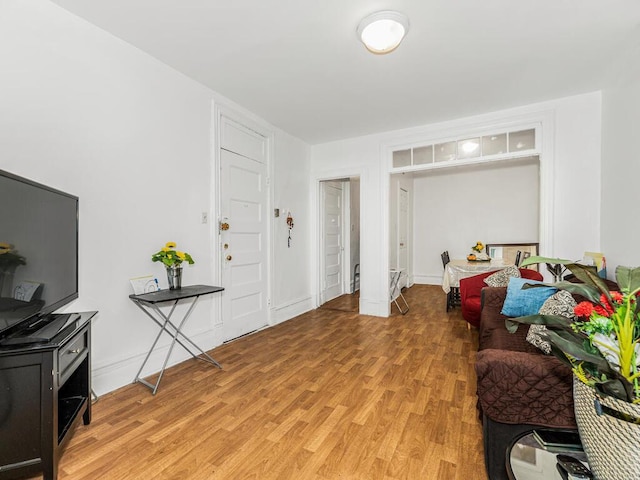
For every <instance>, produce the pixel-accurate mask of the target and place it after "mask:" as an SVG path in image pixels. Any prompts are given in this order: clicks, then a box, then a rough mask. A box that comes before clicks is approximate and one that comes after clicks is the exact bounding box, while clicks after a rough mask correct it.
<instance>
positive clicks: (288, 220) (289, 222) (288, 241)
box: [287, 212, 293, 248]
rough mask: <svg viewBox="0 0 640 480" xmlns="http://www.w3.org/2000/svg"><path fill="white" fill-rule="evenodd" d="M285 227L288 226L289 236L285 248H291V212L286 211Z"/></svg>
mask: <svg viewBox="0 0 640 480" xmlns="http://www.w3.org/2000/svg"><path fill="white" fill-rule="evenodd" d="M287 227H289V238H287V248H291V230H292V229H293V217H292V216H291V212H289V213H287Z"/></svg>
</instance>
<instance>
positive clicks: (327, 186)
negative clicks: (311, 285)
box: [320, 182, 344, 304]
mask: <svg viewBox="0 0 640 480" xmlns="http://www.w3.org/2000/svg"><path fill="white" fill-rule="evenodd" d="M320 185H321V196H322V199H321V201H322V225H321V235H322V245H321V251H322V289H321V292H320V303H321V304H322V303H325V302H328V301H329V300H331V299H334V298H336V297H338V296H340V295H342V293H343V288H342V264H343V258H342V257H343V251H344V248H343V247H344V244H343V241H344V238H343V232H342V230H343V228H342V224H343V211H342V207H343V205H342V182H322V183H321V184H320Z"/></svg>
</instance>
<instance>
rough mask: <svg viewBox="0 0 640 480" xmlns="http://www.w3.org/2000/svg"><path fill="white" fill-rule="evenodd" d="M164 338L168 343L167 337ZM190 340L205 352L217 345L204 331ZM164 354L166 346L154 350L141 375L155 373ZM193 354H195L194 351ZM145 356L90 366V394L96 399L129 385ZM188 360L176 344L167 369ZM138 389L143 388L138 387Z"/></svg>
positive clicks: (210, 333) (213, 333) (212, 333)
mask: <svg viewBox="0 0 640 480" xmlns="http://www.w3.org/2000/svg"><path fill="white" fill-rule="evenodd" d="M165 337H166V335H165ZM166 338H167V339H168V337H166ZM190 338H191V340H193V342H195V344H196V345H198V346H199V347H200V348H202V349H203V350H204V351H205V352H206V351H209V350H212V349H213V348H215V347H217V346H219V345H220V340H219V335H216V331H215V330H207V331H205V332H202V333H199V334H196V335H190ZM168 351H169V344H166V345H162V346H158V347H156V348H155V349H154V351H153V352H152V353H151V356H150V357H149V360H148V362H147V364H146V365H145V369H144V370H143V372H142V374H141V375H142V376H143V377H145V376H149V375H153V374H154V373H157V372H159V371H160V369H161V368H162V364H163V363H164V359H165V357H166V355H167V352H168ZM194 351H196V350H195V349H194ZM196 352H197V351H196ZM146 355H147V351H145V352H144V353H141V354H138V355H134V356H132V357H127V358H121V359H119V360H116V361H115V362H111V363H109V364H102V365H100V364H96V363H95V362H94V363H93V364H92V368H91V383H92V385H91V386H92V389H93V391H94V392H95V393H96V395H98V396H100V395H104V394H105V393H108V392H111V391H113V390H116V389H118V388H120V387H124V386H125V385H129V384H130V383H133V381H134V379H135V376H136V373H138V369H139V368H140V365H142V362H144V357H145V356H146ZM211 356H212V357H213V358H214V359H215V354H212V355H211ZM190 358H192V357H191V355H190V354H189V353H188V352H187V351H186V350H185V349H184V348H182V347H181V346H180V345H179V344H176V346H175V347H174V348H173V352H171V358H170V359H169V363H168V364H167V368H168V367H171V366H173V365H177V364H178V363H181V362H184V361H185V360H188V359H190ZM223 367H224V365H223ZM213 368H215V367H213ZM140 388H146V387H144V386H142V385H140ZM161 389H162V383H160V387H158V391H160V390H161Z"/></svg>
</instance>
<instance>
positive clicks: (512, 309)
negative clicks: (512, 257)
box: [501, 277, 558, 317]
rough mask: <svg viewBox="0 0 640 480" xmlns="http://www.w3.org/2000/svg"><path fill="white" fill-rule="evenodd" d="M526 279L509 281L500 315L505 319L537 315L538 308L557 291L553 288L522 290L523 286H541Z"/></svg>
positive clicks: (534, 281)
mask: <svg viewBox="0 0 640 480" xmlns="http://www.w3.org/2000/svg"><path fill="white" fill-rule="evenodd" d="M541 283H543V282H538V281H536V280H529V279H527V278H514V277H512V278H511V279H509V285H507V297H506V298H505V300H504V305H503V307H502V312H501V313H502V314H503V315H506V316H507V317H523V316H525V315H533V314H536V313H538V311H539V310H540V307H542V305H543V304H544V302H545V301H546V300H547V298H549V297H550V296H551V295H553V294H554V293H556V292H557V291H558V289H557V288H554V287H538V288H522V287H523V286H524V284H541Z"/></svg>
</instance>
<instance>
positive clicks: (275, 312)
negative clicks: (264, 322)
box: [271, 296, 314, 326]
mask: <svg viewBox="0 0 640 480" xmlns="http://www.w3.org/2000/svg"><path fill="white" fill-rule="evenodd" d="M313 309H314V306H313V302H312V297H310V296H309V297H303V298H299V299H297V300H293V301H290V302H289V303H287V304H285V305H278V306H277V307H273V308H272V309H271V325H272V326H273V325H277V324H279V323H282V322H285V321H287V320H290V319H292V318H294V317H297V316H298V315H302V314H303V313H305V312H308V311H310V310H313Z"/></svg>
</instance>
